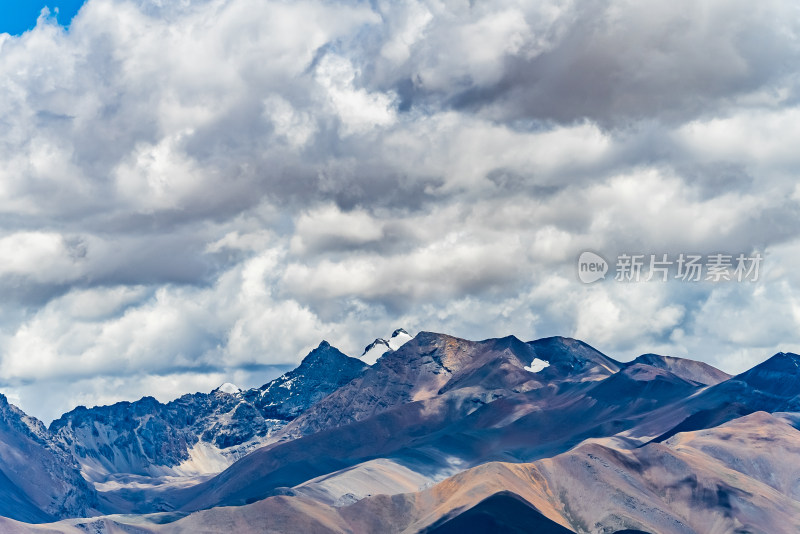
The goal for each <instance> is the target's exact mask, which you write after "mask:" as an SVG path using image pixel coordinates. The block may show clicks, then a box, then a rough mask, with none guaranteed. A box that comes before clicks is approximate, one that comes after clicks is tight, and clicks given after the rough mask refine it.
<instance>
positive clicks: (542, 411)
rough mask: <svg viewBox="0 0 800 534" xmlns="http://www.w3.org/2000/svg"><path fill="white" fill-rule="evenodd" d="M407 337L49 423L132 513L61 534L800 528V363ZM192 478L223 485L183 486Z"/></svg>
mask: <svg viewBox="0 0 800 534" xmlns="http://www.w3.org/2000/svg"><path fill="white" fill-rule="evenodd" d="M403 334H404V333H403V331H400V330H398V331H397V332H396V335H395V336H394V338H397V339H396V343H398V344H397V345H396V346H393V345H392V342H391V339H392V338H390V339H389V340H387V341H384V342H381V340H380V339H379V340H376V342H375V343H373V344H371V345H372V346H371V347H368V348H367V349H368V350H367V351H365V352H367V353H369V352H370V351H371V350H373V349H375V348H376V347H377V350H378V351H380V354H379V355H378V356H379V357H376V358H375V360H374V363H372V365H368V364H367V362H366V361H363V360H361V359H354V358H349V357H347V356H345V355H344V354H342V353H341V352H339V351H338V350H336V349H335V348H333V347H331V346H330V345H329V344H328V343H326V342H323V343H321V344H320V346H319V347H317V348H316V349H315V350H314V351H312V352H311V353H310V354H309V355H308V356H307V357H306V358H305V359H304V360H303V362H302V363H301V364H300V366H298V368H297V369H295V370H294V371H291V372H289V373H286V374H285V375H284V376H282V377H279V378H278V379H275V380H273V381H271V382H269V383H267V384H265V385H264V386H262V387H261V388H256V389H252V390H244V391H243V390H241V389H239V388H238V387H236V386H234V385H232V384H223V385H222V386H220V387H219V388H218V389H216V390H214V391H212V392H211V393H210V394H195V395H186V396H184V397H181V398H180V399H177V400H176V401H173V402H172V403H166V404H161V403H158V402H157V401H155V400H154V399H152V398H145V399H142V400H140V401H137V402H136V403H119V404H117V405H114V406H110V407H103V408H93V409H91V410H87V409H85V408H83V409H77V410H74V411H73V412H70V413H69V414H65V416H64V417H63V418H62V419H60V420H59V422H54V424H53V425H51V431H52V432H49V431H47V430H46V429H44V428H43V427H37V428H39V430H37V432H38V434H37V435H40V436H41V442H40V444H44V447H45V448H46V449H48V450H50V449H53V450H61V451H62V455H63V453H64V451H66V450H68V451H70V452H71V453H73V454H74V455H75V457H76V458H77V459H78V460H79V461H80V463H81V467H82V468H83V472H84V474H86V476H87V477H89V478H90V479H92V480H93V481H95V487H96V488H97V489H98V490H99V491H98V497H97V498H98V502H99V504H98V505H97V507H96V508H97V509H98V510H101V511H102V512H103V513H109V514H115V515H109V516H105V517H100V518H90V519H85V520H84V519H81V520H72V521H71V522H60V523H58V524H57V525H54V526H53V529H55V530H57V531H63V532H85V531H87V530H88V531H97V532H103V531H110V532H114V531H136V532H159V533H161V532H163V533H194V532H198V531H201V532H227V531H230V530H231V529H234V530H236V531H237V532H244V533H247V532H261V531H263V529H264V525H268V528H269V529H270V530H271V531H274V532H320V533H323V532H324V533H328V532H331V533H334V532H335V533H344V532H381V533H399V532H409V533H411V532H426V533H436V534H443V533H447V532H459V533H463V532H467V533H468V532H487V531H491V532H509V533H510V532H529V531H533V530H535V531H536V532H554V533H559V534H563V533H566V532H581V533H584V532H598V533H600V532H602V533H609V534H610V533H625V534H634V533H636V534H641V533H643V532H644V533H655V532H658V533H665V534H689V533H696V532H742V533H743V532H770V533H773V532H774V533H789V532H792V533H796V532H797V531H798V529H800V520H798V518H800V504H798V503H800V489H798V487H800V486H798V484H797V480H800V467H797V466H800V430H798V429H799V428H800V356H798V355H795V354H791V353H779V354H776V355H775V356H773V357H771V358H769V359H768V360H767V361H765V362H763V363H761V364H759V365H757V366H755V367H753V368H752V369H750V370H749V371H746V372H744V373H741V374H739V375H736V376H733V377H730V376H729V375H727V374H725V373H723V372H722V371H720V370H718V369H715V368H714V367H712V366H710V365H707V364H704V363H701V362H695V361H692V360H689V359H683V358H674V357H669V356H661V355H656V354H644V355H642V356H639V357H638V358H636V359H635V360H633V361H631V362H627V363H623V362H620V361H617V360H615V359H613V358H611V357H609V356H607V355H605V354H603V353H602V352H600V351H598V350H596V349H594V348H593V347H591V346H589V345H587V344H585V343H583V342H581V341H579V340H575V339H571V338H565V337H550V338H544V339H538V340H535V341H530V342H525V341H522V340H520V339H518V338H516V337H514V336H507V337H503V338H496V339H485V340H482V341H469V340H465V339H459V338H455V337H452V336H448V335H445V334H438V333H433V332H420V333H419V334H417V335H416V336H415V337H414V338H413V339H410V340H407V341H406V340H405V336H404V335H403ZM409 337H410V336H409ZM17 415H18V416H19V414H17ZM20 417H22V416H20ZM65 456H66V455H65ZM234 459H235V460H236V461H235V462H233V463H232V464H231V463H230V462H232V461H233V460H234ZM228 464H230V465H228ZM212 467H213V469H212ZM222 467H226V468H225V469H224V470H223V471H222V472H219V473H217V474H213V471H214V470H220V469H222ZM201 468H205V471H202V469H201ZM191 469H194V470H195V471H194V472H204V473H206V475H205V476H203V477H196V478H191V477H188V476H183V477H182V478H179V479H177V482H176V480H173V479H172V478H170V477H169V476H164V475H181V474H183V475H186V473H189V472H190V471H191ZM72 473H73V475H74V473H75V467H74V465H73V471H72ZM9 487H16V486H14V485H13V484H12V485H10V486H9ZM35 509H36V508H31V510H34V511H35ZM93 510H94V509H92V510H87V512H86V513H92V512H93ZM120 514H121V515H120ZM55 515H57V514H54V516H55ZM66 515H69V512H66V511H65V512H62V513H61V516H66ZM51 517H52V516H51ZM20 528H22V527H20V526H19V524H18V523H13V522H8V521H6V522H4V521H3V520H0V531H3V532H5V531H8V532H18V531H19V532H22V531H23V530H20ZM42 531H43V532H44V530H42Z"/></svg>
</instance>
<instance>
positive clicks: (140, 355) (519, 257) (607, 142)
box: [0, 0, 800, 419]
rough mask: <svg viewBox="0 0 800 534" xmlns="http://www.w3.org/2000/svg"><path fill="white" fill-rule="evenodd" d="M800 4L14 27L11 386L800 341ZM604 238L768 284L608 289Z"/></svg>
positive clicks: (143, 16)
mask: <svg viewBox="0 0 800 534" xmlns="http://www.w3.org/2000/svg"><path fill="white" fill-rule="evenodd" d="M795 14H796V13H795V12H794V7H793V6H792V5H791V3H790V2H787V1H781V0H768V1H765V2H759V3H758V4H753V3H752V2H744V1H733V2H731V1H710V2H704V3H701V4H698V3H696V2H689V1H679V2H671V3H660V4H648V5H646V6H645V5H640V4H637V3H635V2H629V1H626V0H607V1H601V2H596V1H590V0H575V1H570V2H536V3H530V2H516V1H513V0H508V1H506V0H502V1H498V2H492V3H474V4H469V3H458V2H449V3H448V2H446V3H436V2H427V1H417V0H408V1H403V2H383V1H378V2H370V3H360V2H353V3H336V2H333V3H332V2H317V1H312V0H303V1H298V2H291V3H286V2H263V1H256V0H192V1H187V2H152V1H149V0H88V1H87V2H86V4H85V5H84V6H83V8H82V9H81V11H80V13H79V14H78V15H77V17H76V18H75V19H74V20H73V22H72V24H71V26H70V28H69V30H65V29H64V28H62V27H60V26H58V25H57V24H56V21H55V20H53V19H51V18H47V17H43V18H40V20H39V22H38V24H37V26H36V28H34V29H33V30H31V31H29V32H27V33H25V34H23V35H21V36H9V35H5V34H4V35H1V36H0V80H2V81H0V125H2V128H0V291H2V293H3V299H2V300H1V301H0V389H2V390H3V391H4V392H8V393H9V394H10V395H11V396H12V398H13V399H15V400H17V401H18V402H19V403H20V404H21V405H22V406H23V407H24V408H26V409H29V410H30V411H32V412H33V413H34V414H35V415H40V416H42V417H44V418H45V419H47V418H52V417H55V416H57V415H58V414H59V413H61V412H62V411H65V410H67V409H69V408H71V407H73V406H74V405H75V404H78V403H80V404H95V403H101V402H102V403H105V402H111V401H114V400H118V399H123V398H125V399H132V398H137V397H139V396H141V395H145V394H156V395H157V396H159V398H161V399H163V400H168V399H169V398H170V397H176V396H178V395H180V394H182V393H185V392H187V391H191V390H194V389H205V390H209V389H211V388H213V387H215V386H216V385H218V383H220V382H223V381H233V382H236V383H238V384H239V385H241V386H255V385H260V384H261V383H263V382H264V381H266V380H267V379H269V378H270V377H272V376H274V375H275V374H276V373H278V372H280V371H281V370H282V369H285V368H286V367H287V366H292V365H294V364H296V363H297V362H298V361H299V360H300V359H301V358H302V357H303V356H304V355H305V354H306V353H307V352H308V351H309V350H310V349H311V348H313V347H314V346H316V345H317V344H318V343H319V341H320V339H322V338H325V339H327V340H328V341H330V342H331V343H333V344H334V345H336V346H338V347H340V348H341V349H343V350H345V351H346V352H348V353H349V354H352V355H356V356H357V355H358V354H360V351H361V349H362V348H363V346H364V345H365V344H366V343H367V342H369V341H370V340H371V339H373V338H374V337H375V336H377V335H385V334H386V333H387V332H391V330H392V329H394V328H396V327H399V326H402V327H405V328H406V329H409V330H420V329H425V330H439V331H445V332H448V333H452V334H455V335H459V336H463V337H467V338H473V339H477V338H486V337H490V336H500V335H506V334H510V333H511V334H515V335H517V336H519V337H521V338H526V339H531V338H534V337H539V336H545V335H555V334H561V335H573V336H577V337H580V338H582V339H584V340H585V341H587V342H589V343H593V344H595V345H596V346H597V347H598V348H600V349H601V350H604V351H606V352H607V353H609V354H610V355H611V356H616V357H619V358H622V359H626V358H631V357H634V356H636V355H637V353H638V352H645V351H661V352H667V353H672V354H676V355H686V356H690V357H694V358H699V359H704V360H706V361H709V362H711V363H714V364H716V365H719V366H721V367H722V368H723V369H725V370H727V371H740V370H742V369H744V368H746V367H747V366H749V365H752V364H754V363H756V362H757V361H758V360H760V359H762V358H764V357H766V356H767V355H768V354H769V353H771V352H775V351H776V350H778V349H791V348H793V347H799V346H800V339H799V338H798V335H797V332H798V329H797V324H798V321H800V314H799V313H798V311H797V310H798V306H797V303H796V302H795V301H796V295H795V293H796V291H797V288H798V287H800V279H798V277H797V275H796V274H795V272H796V269H794V264H795V263H796V262H797V261H798V259H800V251H798V248H797V228H798V225H799V224H800V211H799V210H800V192H799V191H800V189H798V186H797V184H796V180H795V177H796V175H797V172H798V170H800V160H798V152H797V150H796V147H797V146H798V144H800V129H798V127H797V124H798V120H797V119H798V102H800V101H799V100H798V95H800V92H798V71H797V69H796V68H795V67H794V65H797V64H798V59H799V58H798V53H799V52H800V50H798V42H799V41H798V33H799V32H798V30H800V28H799V27H798V22H797V21H798V19H797V17H796V16H794V15H795ZM298 29H302V31H299V30H298ZM583 250H594V251H597V252H599V253H601V254H603V255H605V256H606V257H607V258H608V259H609V260H612V261H613V258H614V257H615V256H616V255H618V254H620V253H640V254H664V253H668V254H677V253H680V252H684V253H699V254H711V253H715V252H726V253H729V254H737V253H750V252H752V251H760V252H762V253H763V254H764V257H765V260H764V273H763V274H764V275H763V277H762V278H761V279H760V280H759V281H758V282H754V283H742V284H738V283H729V284H712V283H696V284H693V283H687V282H680V281H675V280H673V281H670V282H666V283H660V282H649V283H639V284H636V283H624V282H615V281H613V280H611V279H608V280H606V281H602V282H598V283H597V284H595V285H590V286H586V285H583V284H581V283H580V282H579V280H578V279H577V276H576V271H575V260H576V258H577V256H578V254H579V253H580V252H581V251H583ZM43 389H47V390H50V391H57V392H58V394H53V395H48V396H47V398H45V397H44V396H43V395H41V391H42V390H43Z"/></svg>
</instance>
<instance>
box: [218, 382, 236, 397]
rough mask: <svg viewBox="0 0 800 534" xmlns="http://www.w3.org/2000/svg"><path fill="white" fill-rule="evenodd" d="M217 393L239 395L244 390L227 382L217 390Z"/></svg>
mask: <svg viewBox="0 0 800 534" xmlns="http://www.w3.org/2000/svg"><path fill="white" fill-rule="evenodd" d="M217 391H221V392H222V393H228V394H230V395H233V394H235V393H239V392H240V391H242V389H241V388H240V387H239V386H236V385H234V384H231V383H230V382H225V383H224V384H222V385H221V386H220V387H218V388H217Z"/></svg>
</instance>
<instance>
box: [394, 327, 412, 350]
mask: <svg viewBox="0 0 800 534" xmlns="http://www.w3.org/2000/svg"><path fill="white" fill-rule="evenodd" d="M411 339H413V338H412V337H411V335H410V334H409V333H408V332H406V331H405V330H403V329H402V328H398V329H397V330H395V331H394V332H392V337H391V338H389V348H390V349H392V350H397V349H399V348H400V347H402V346H403V345H405V344H406V342H408V341H411Z"/></svg>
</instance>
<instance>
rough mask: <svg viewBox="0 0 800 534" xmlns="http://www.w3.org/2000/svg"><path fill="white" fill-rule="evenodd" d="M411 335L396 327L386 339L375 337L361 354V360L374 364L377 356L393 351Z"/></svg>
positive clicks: (409, 338) (408, 339)
mask: <svg viewBox="0 0 800 534" xmlns="http://www.w3.org/2000/svg"><path fill="white" fill-rule="evenodd" d="M411 339H412V337H411V336H410V335H409V333H408V332H406V331H405V330H403V329H402V328H398V329H397V330H395V331H394V332H392V337H390V338H389V341H386V340H385V339H383V338H382V337H379V338H376V339H375V341H373V342H372V343H370V344H369V345H367V347H366V348H365V349H364V352H363V353H362V354H361V361H363V362H364V363H366V364H368V365H374V364H375V362H377V361H378V358H380V357H381V356H383V355H384V354H386V353H387V352H389V351H395V350H397V349H399V348H400V347H402V346H403V345H405V344H406V342H408V341H410V340H411Z"/></svg>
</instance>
